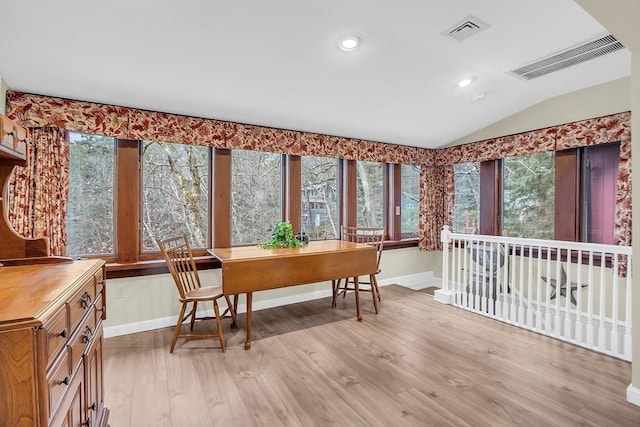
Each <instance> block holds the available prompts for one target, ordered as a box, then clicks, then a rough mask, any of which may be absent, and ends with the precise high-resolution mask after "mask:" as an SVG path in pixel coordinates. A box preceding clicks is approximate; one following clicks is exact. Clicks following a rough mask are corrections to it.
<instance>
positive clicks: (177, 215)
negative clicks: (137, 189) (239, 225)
mask: <svg viewBox="0 0 640 427" xmlns="http://www.w3.org/2000/svg"><path fill="white" fill-rule="evenodd" d="M142 147H143V148H142V180H143V182H142V250H143V252H148V251H157V250H158V247H157V244H156V240H155V239H157V238H166V237H169V236H175V235H179V234H183V233H186V234H187V236H188V238H189V241H190V243H191V246H192V247H194V248H206V247H209V223H210V221H209V209H210V208H209V206H210V203H209V190H208V188H209V154H210V151H211V150H210V149H209V148H208V147H202V146H197V145H185V144H173V143H167V142H156V141H144V142H143V146H142Z"/></svg>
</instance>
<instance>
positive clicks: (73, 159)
mask: <svg viewBox="0 0 640 427" xmlns="http://www.w3.org/2000/svg"><path fill="white" fill-rule="evenodd" d="M114 163H115V139H114V138H108V137H105V136H100V135H89V134H82V133H75V132H69V204H68V207H67V254H68V255H70V256H79V255H113V254H114V253H115V250H114V243H115V242H114V240H115V239H114V227H113V209H114V208H113V207H114V204H113V201H114V198H113V194H114V193H113V183H114Z"/></svg>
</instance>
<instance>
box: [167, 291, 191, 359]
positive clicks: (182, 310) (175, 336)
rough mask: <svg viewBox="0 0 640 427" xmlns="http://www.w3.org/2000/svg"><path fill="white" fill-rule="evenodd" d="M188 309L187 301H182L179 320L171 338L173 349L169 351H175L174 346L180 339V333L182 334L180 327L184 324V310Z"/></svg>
mask: <svg viewBox="0 0 640 427" xmlns="http://www.w3.org/2000/svg"><path fill="white" fill-rule="evenodd" d="M186 309H187V303H186V302H183V303H182V308H181V309H180V315H179V316H178V322H177V323H176V328H175V330H174V331H173V338H172V339H171V349H170V350H169V353H173V348H174V347H175V346H176V341H177V340H178V335H180V327H181V326H182V321H183V319H184V312H185V310H186Z"/></svg>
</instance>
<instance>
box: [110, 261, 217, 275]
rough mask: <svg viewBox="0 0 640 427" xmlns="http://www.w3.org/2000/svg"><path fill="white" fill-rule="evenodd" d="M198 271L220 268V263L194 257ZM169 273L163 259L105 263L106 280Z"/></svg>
mask: <svg viewBox="0 0 640 427" xmlns="http://www.w3.org/2000/svg"><path fill="white" fill-rule="evenodd" d="M195 260H196V267H197V268H198V270H210V269H213V268H220V261H218V260H217V259H215V258H213V257H212V256H198V257H195ZM165 273H169V269H168V268H167V263H166V262H165V260H164V259H153V260H148V261H139V262H136V263H131V264H118V263H115V262H113V263H107V279H121V278H124V277H137V276H150V275H152V274H165Z"/></svg>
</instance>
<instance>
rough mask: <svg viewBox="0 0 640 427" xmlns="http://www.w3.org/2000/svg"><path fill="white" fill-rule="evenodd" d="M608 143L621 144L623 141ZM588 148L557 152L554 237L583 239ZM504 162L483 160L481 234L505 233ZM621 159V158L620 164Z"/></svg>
mask: <svg viewBox="0 0 640 427" xmlns="http://www.w3.org/2000/svg"><path fill="white" fill-rule="evenodd" d="M607 144H620V141H614V142H611V143H607ZM599 146H601V145H596V147H599ZM585 149H589V146H587V147H578V148H570V149H566V150H557V151H555V156H554V158H555V160H554V162H555V179H554V185H555V197H554V201H555V210H554V237H553V238H554V240H563V241H571V242H582V241H583V238H582V236H583V234H584V233H583V230H582V228H583V216H584V212H583V201H584V197H585V195H584V194H583V193H584V191H583V180H584V176H583V172H582V170H583V162H584V158H583V157H584V156H583V152H584V150H585ZM618 156H620V154H618ZM502 161H503V159H496V160H485V161H482V162H480V220H479V233H480V234H483V235H492V236H500V235H501V232H502V194H501V187H502ZM619 161H620V160H619V157H618V164H619ZM616 167H617V166H616ZM614 220H615V218H614Z"/></svg>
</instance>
